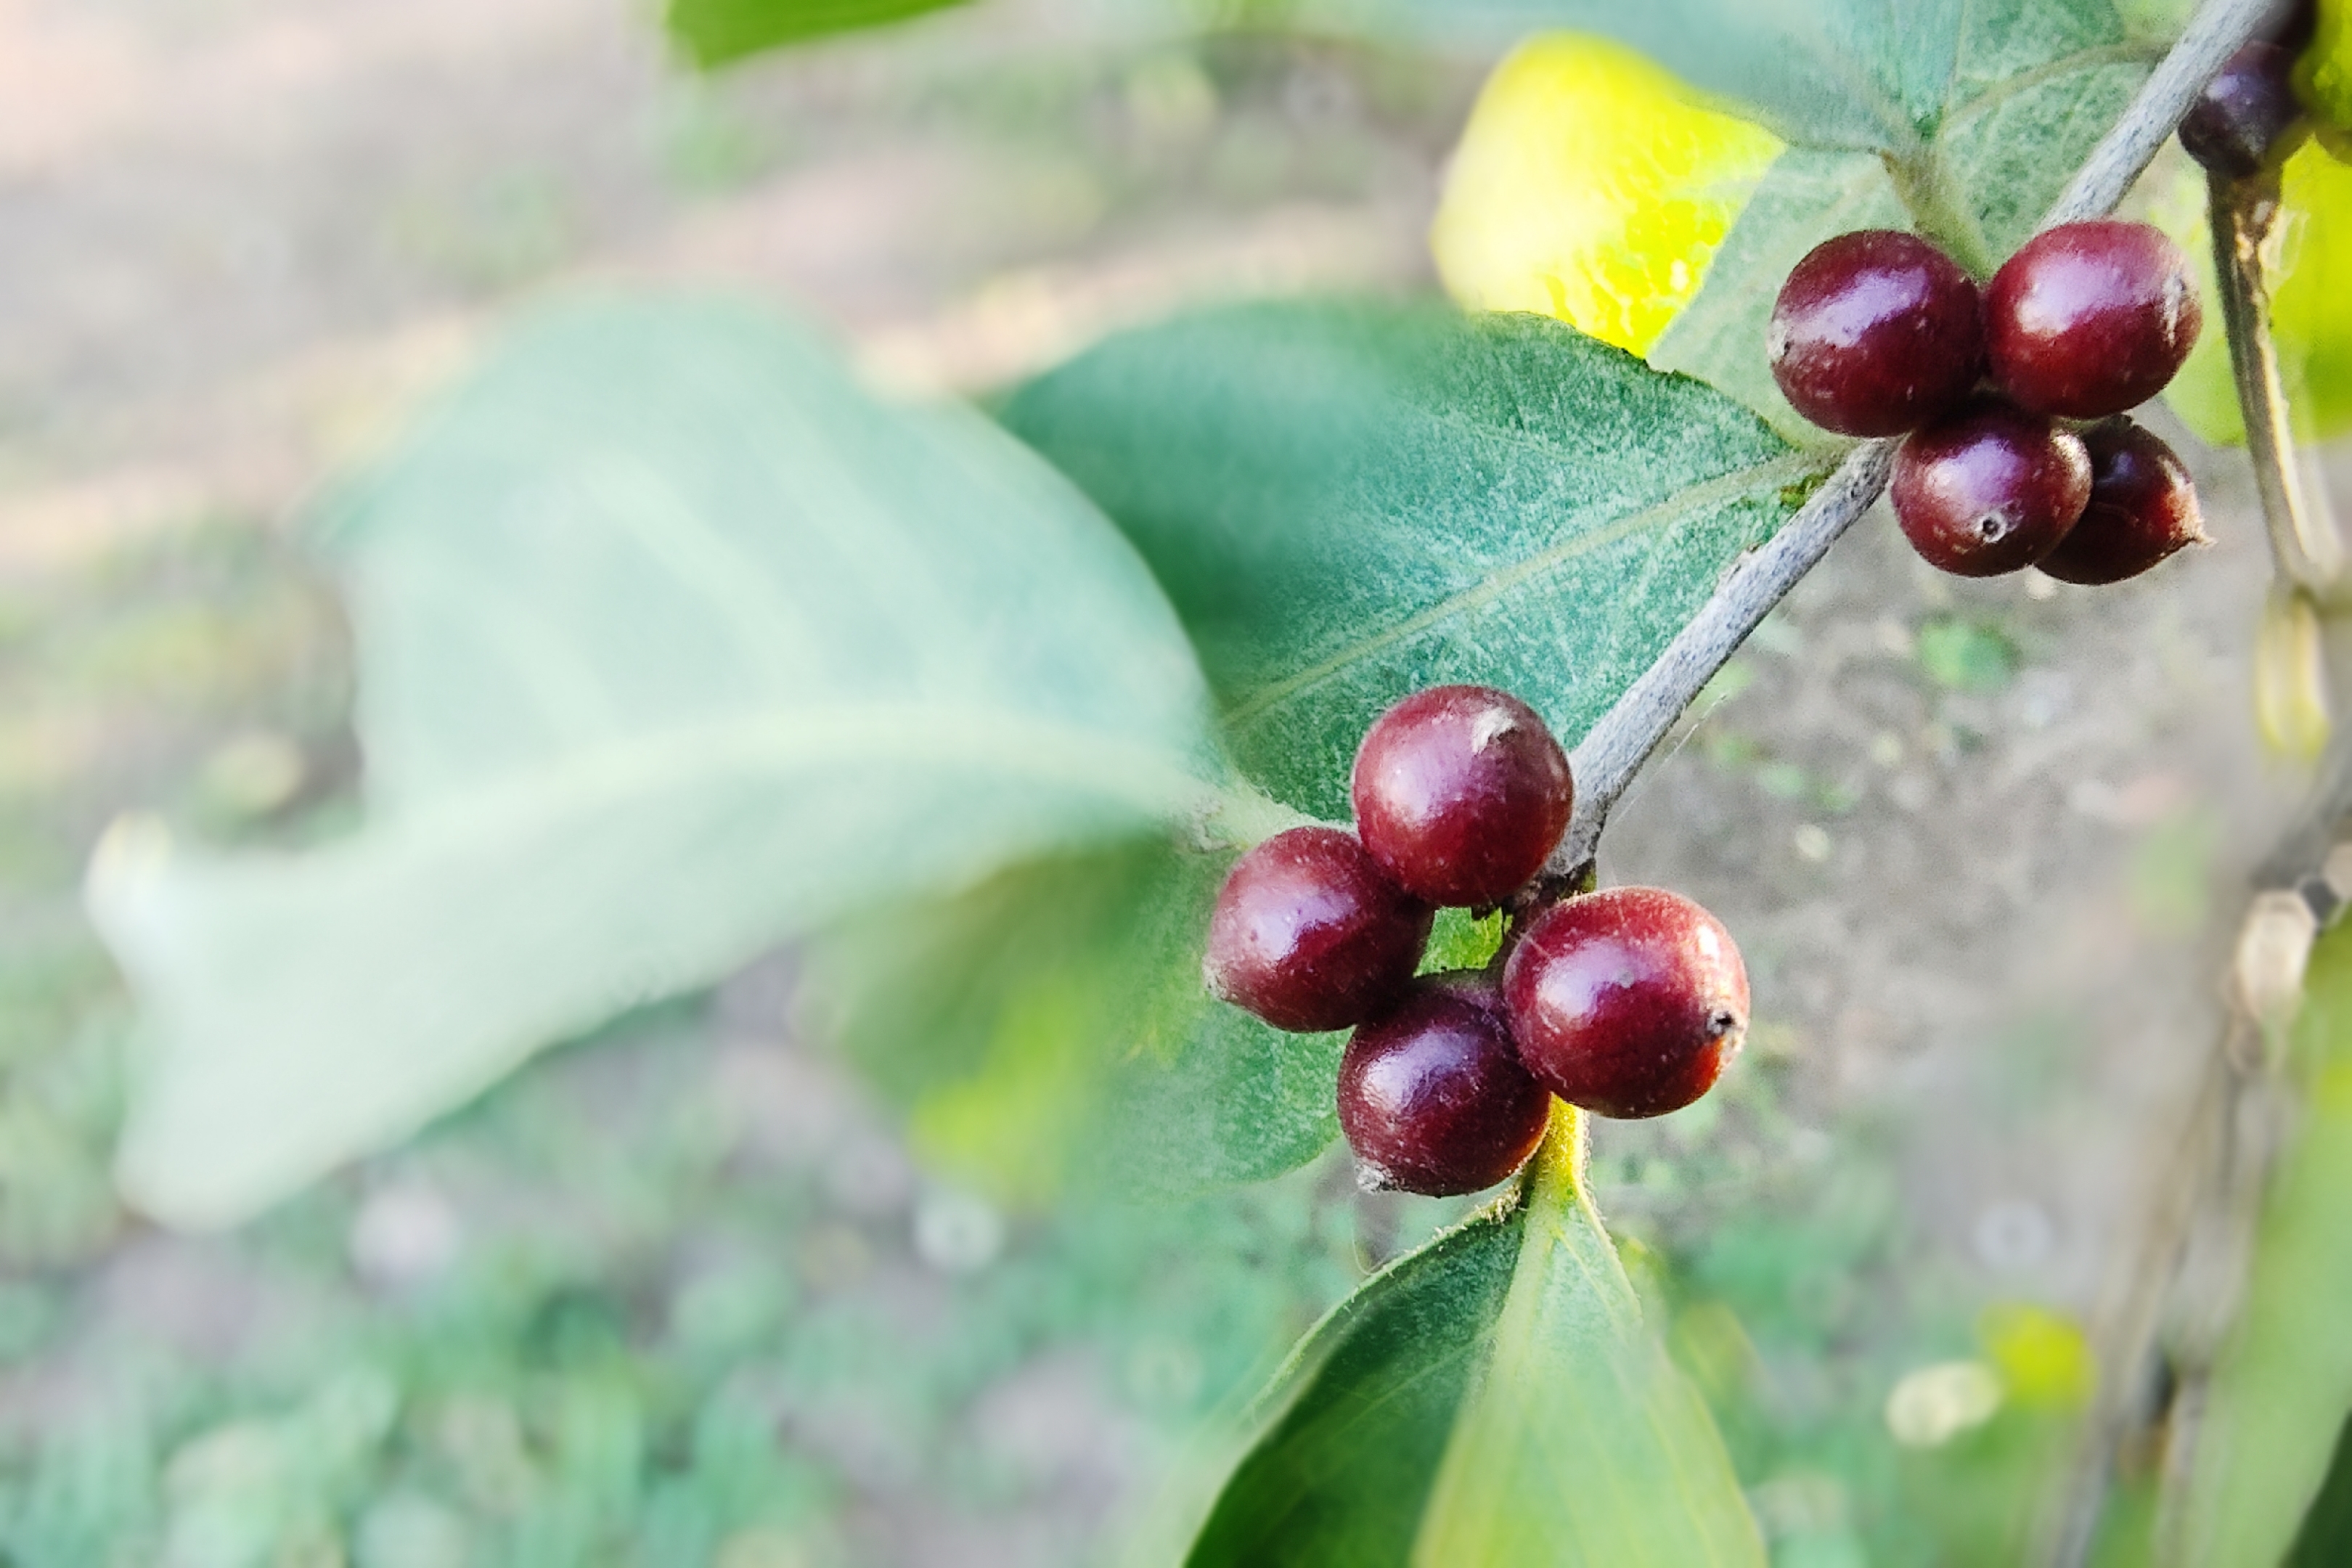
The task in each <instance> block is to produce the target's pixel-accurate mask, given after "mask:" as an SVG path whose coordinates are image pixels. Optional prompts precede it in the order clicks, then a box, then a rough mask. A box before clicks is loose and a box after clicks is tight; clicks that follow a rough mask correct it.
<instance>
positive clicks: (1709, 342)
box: [1650, 0, 2152, 439]
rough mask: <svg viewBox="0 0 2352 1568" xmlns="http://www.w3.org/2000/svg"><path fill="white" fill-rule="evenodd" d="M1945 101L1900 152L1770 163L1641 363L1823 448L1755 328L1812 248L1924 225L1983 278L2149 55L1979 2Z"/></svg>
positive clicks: (2105, 120)
mask: <svg viewBox="0 0 2352 1568" xmlns="http://www.w3.org/2000/svg"><path fill="white" fill-rule="evenodd" d="M1965 36H1966V38H1967V39H1968V41H1969V47H1965V48H1963V49H1962V50H1961V51H1960V54H1959V57H1958V58H1959V60H1960V62H1961V64H1960V66H1959V68H1957V69H1955V70H1954V72H1953V73H1952V76H1951V78H1950V80H1949V82H1948V88H1947V91H1948V102H1947V103H1946V104H1945V105H1944V106H1943V107H1942V108H1941V109H1940V110H1938V111H1937V113H1936V115H1935V116H1934V117H1933V119H1932V121H1929V122H1928V123H1927V124H1926V125H1924V126H1923V128H1922V134H1921V139H1920V140H1919V141H1918V142H1916V144H1914V145H1912V146H1910V147H1909V148H1907V149H1904V150H1900V151H1897V152H1889V153H1885V154H1884V155H1882V153H1878V152H1871V151H1860V152H1857V151H1852V150H1846V149H1842V148H1836V147H1823V146H1819V145H1815V146H1796V147H1791V148H1790V150H1789V151H1788V152H1786V153H1782V154H1781V155H1780V158H1779V160H1778V161H1776V162H1775V163H1774V164H1773V165H1772V168H1771V170H1770V172H1769V173H1768V174H1766V175H1765V177H1764V181H1763V183H1762V184H1761V185H1759V187H1758V188H1757V191H1756V194H1755V195H1753V196H1751V197H1750V198H1749V199H1748V205H1747V206H1746V208H1745V209H1743V210H1742V212H1741V214H1740V216H1739V221H1738V223H1736V224H1734V225H1733V226H1732V228H1731V233H1730V234H1729V236H1728V237H1727V238H1726V239H1725V240H1724V243H1723V247H1722V249H1721V250H1719V251H1717V254H1716V257H1715V261H1714V264H1713V266H1712V267H1711V268H1709V269H1708V272H1707V276H1706V283H1705V284H1704V285H1703V286H1702V287H1701V288H1700V289H1699V292H1698V295H1697V298H1696V299H1695V300H1692V301H1691V303H1690V305H1689V306H1688V308H1686V309H1685V310H1684V311H1683V312H1682V314H1681V315H1679V316H1677V317H1676V318H1675V321H1674V324H1673V325H1672V326H1670V327H1668V328H1667V329H1666V331H1665V334H1664V337H1662V338H1661V339H1660V340H1659V341H1658V343H1657V345H1656V347H1655V348H1654V349H1653V350H1652V351H1651V353H1650V363H1653V364H1654V365H1656V366H1657V367H1658V368H1660V369H1662V370H1678V371H1682V372H1685V374H1691V375H1695V376H1697V377H1699V378H1700V379H1701V380H1703V381H1706V383H1708V384H1710V385H1713V386H1716V387H1717V388H1719V389H1721V390H1723V391H1725V392H1728V393H1730V394H1731V395H1734V396H1735V397H1738V398H1739V399H1740V400H1741V401H1742V402H1744V403H1746V404H1747V405H1748V406H1749V407H1751V408H1754V409H1756V410H1758V411H1759V413H1762V414H1763V415H1764V416H1766V417H1767V418H1769V419H1770V420H1771V421H1772V423H1773V424H1774V426H1776V427H1778V428H1780V429H1781V430H1783V431H1786V432H1788V433H1790V435H1792V436H1794V437H1797V438H1799V439H1818V438H1819V435H1820V433H1819V432H1818V431H1816V430H1813V429H1812V428H1811V426H1809V425H1807V424H1806V423H1805V422H1804V420H1803V419H1801V417H1800V416H1798V414H1797V412H1796V411H1795V410H1794V409H1792V408H1790V406H1789V405H1788V403H1787V401H1786V400H1785V399H1783V398H1782V397H1781V396H1780V388H1779V387H1778V386H1776V385H1775V384H1773V381H1772V375H1771V372H1770V370H1769V366H1768V364H1767V361H1766V356H1765V352H1764V334H1765V327H1766V323H1767V321H1768V319H1769V316H1770V314H1771V310H1772V301H1773V300H1774V298H1775V297H1776V296H1777V295H1778V293H1779V292H1780V283H1781V280H1782V279H1785V278H1787V277H1788V275H1789V270H1790V268H1792V267H1794V266H1795V265H1796V264H1797V262H1798V261H1799V260H1800V259H1801V258H1803V256H1804V255H1805V253H1806V252H1807V251H1809V250H1811V248H1812V247H1814V246H1816V245H1818V244H1820V243H1821V242H1822V240H1824V239H1827V238H1829V237H1831V236H1832V235H1836V234H1843V233H1845V232H1847V231H1849V230H1852V229H1857V228H1914V227H1916V228H1921V229H1923V230H1925V231H1926V232H1928V233H1929V234H1931V235H1933V236H1934V237H1937V238H1938V239H1940V240H1941V241H1943V242H1944V243H1945V244H1946V245H1948V246H1949V247H1951V248H1952V249H1953V252H1954V254H1955V255H1956V256H1958V258H1959V259H1960V260H1962V261H1963V262H1964V263H1966V264H1968V265H1969V266H1971V267H1974V268H1977V269H1978V271H1979V273H1983V272H1986V271H1989V270H1990V268H1991V266H1992V265H1993V264H1995V263H1996V262H1998V261H1999V260H2000V258H2002V257H2005V256H2007V255H2008V254H2009V253H2010V252H2011V250H2013V249H2015V248H2016V247H2018V246H2019V245H2020V244H2021V243H2023V241H2024V240H2025V239H2026V237H2028V236H2030V235H2031V234H2032V232H2033V226H2034V225H2035V223H2036V222H2037V221H2038V220H2039V219H2040V217H2041V215H2042V213H2043V212H2044V211H2045V210H2047V208H2048V207H2049V205H2050V204H2051V203H2052V202H2053V201H2054V200H2056V199H2057V196H2058V193H2059V192H2060V190H2061V189H2063V186H2064V184H2065V182H2066V180H2067V179H2068V177H2069V176H2070V175H2071V174H2072V173H2073V171H2074V168H2075V167H2076V165H2077V164H2079V163H2081V162H2082V160H2083V158H2084V156H2086V155H2087V154H2088V153H2089V152H2090V149H2091V147H2092V146H2093V145H2094V144H2095V142H2097V141H2098V139H2099V137H2100V136H2102V135H2103V134H2105V132H2106V130H2107V128H2108V127H2109V126H2111V125H2112V124H2113V123H2114V122H2115V121H2116V117H2117V116H2118V115H2119V114H2121V113H2122V111H2123V109H2124V107H2125V105H2126V104H2127V103H2129V102H2130V100H2131V95H2132V93H2133V92H2134V91H2135V90H2137V88H2138V86H2139V84H2140V82H2141V80H2142V79H2145V77H2146V75H2147V62H2148V60H2149V59H2150V58H2152V55H2151V51H2150V49H2149V47H2147V45H2145V44H2143V43H2140V42H2137V41H2135V40H2133V39H2132V38H2130V37H2126V34H2125V32H2124V30H2123V26H2122V24H2121V23H2120V22H2119V21H2117V20H2116V17H2115V16H2114V15H2113V14H2112V13H2111V12H2109V11H2108V10H2107V9H2106V7H2105V6H2104V5H2096V6H2095V5H2061V4H2057V3H2055V0H2011V3H2010V4H2007V5H1994V6H1986V7H1979V8H1977V10H1976V11H1975V12H1973V13H1972V14H1971V15H1970V16H1969V28H1968V31H1967V33H1966V35H1965Z"/></svg>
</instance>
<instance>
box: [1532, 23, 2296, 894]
mask: <svg viewBox="0 0 2352 1568" xmlns="http://www.w3.org/2000/svg"><path fill="white" fill-rule="evenodd" d="M2277 9H2278V5H2277V0H2205V3H2204V4H2203V5H2200V6H2199V7H2198V8H2197V14H2196V15H2195V16H2192V17H2190V18H2189V26H2188V27H2187V28H2186V29H2185V30H2184V31H2183V32H2182V33H2181V35H2180V39H2179V42H2178V43H2176V44H2174V45H2173V46H2172V48H2171V50H2170V51H2169V52H2168V53H2167V54H2166V55H2165V57H2164V58H2163V59H2162V60H2160V61H2158V64H2157V67H2156V69H2155V70H2153V71H2152V72H2150V73H2149V75H2148V79H2147V81H2145V82H2143V83H2141V84H2140V89H2139V92H2138V94H2137V96H2136V97H2134V98H2133V100H2132V101H2131V103H2130V105H2129V106H2128V107H2126V109H2125V110H2124V112H2123V115H2122V117H2121V118H2119V119H2118V120H2117V121H2116V123H2115V124H2114V125H2113V126H2112V127H2111V128H2109V130H2108V132H2107V133H2106V135H2105V136H2104V137H2103V138H2101V139H2100V142H2099V144H2098V145H2097V146H2096V147H2095V148H2093V149H2092V151H2091V155H2090V157H2089V158H2087V159H2086V160H2084V163H2083V166H2082V168H2081V169H2079V170H2077V171H2076V172H2075V174H2074V179H2073V180H2072V181H2070V182H2068V184H2067V186H2066V189H2065V192H2064V194H2063V195H2060V197H2059V198H2058V200H2057V203H2056V204H2055V205H2053V206H2052V207H2051V209H2050V211H2049V212H2048V213H2047V214H2046V215H2044V216H2043V217H2042V227H2044V228H2052V227H2054V226H2057V225H2059V224H2062V223H2074V222H2076V221H2078V220H2080V219H2083V218H2090V217H2100V216H2105V214H2106V213H2108V212H2110V211H2112V210H2113V209H2114V207H2115V205H2116V203H2117V202H2120V201H2121V200H2123V196H2124V193H2125V192H2126V190H2128V189H2130V187H2131V184H2132V182H2133V181H2135V180H2137V179H2138V178H2139V176H2140V173H2141V171H2142V170H2144V169H2146V168H2147V165H2148V163H2149V161H2150V160H2152V159H2153V158H2154V157H2155V156H2156V154H2157V153H2158V151H2159V150H2160V149H2161V148H2162V147H2163V146H2164V143H2165V142H2166V141H2167V140H2168V139H2169V138H2170V136H2171V135H2172V133H2173V131H2174V129H2175V128H2176V127H2178V126H2179V123H2180V120H2181V117H2182V116H2183V115H2185V114H2187V113H2188V112H2189V109H2190V107H2191V106H2192V105H2194V104H2195V103H2196V101H2197V98H2198V95H2199V94H2200V93H2201V92H2203V91H2204V89H2205V84H2206V83H2207V82H2208V81H2210V80H2211V79H2213V77H2214V75H2215V74H2216V73H2217V72H2219V71H2220V70H2221V68H2222V67H2223V66H2224V65H2226V64H2227V63H2228V62H2229V59H2230V57H2231V55H2234V54H2236V53H2237V52H2238V50H2239V49H2241V48H2242V47H2244V46H2245V45H2246V43H2247V42H2248V41H2249V40H2251V39H2252V37H2254V36H2255V34H2256V33H2257V32H2258V31H2259V30H2260V29H2261V28H2262V27H2263V25H2264V24H2265V23H2267V22H2269V21H2270V20H2271V19H2272V16H2273V13H2274V12H2275V11H2276V10H2277ZM2224 273H2225V276H2226V273H2227V268H2224ZM1894 458H1895V443H1894V442H1893V441H1891V440H1880V441H1865V442H1864V443H1862V444H1861V445H1860V446H1857V447H1853V449H1852V450H1851V451H1849V452H1848V453H1847V454H1846V458H1845V461H1844V462H1843V463H1841V464H1840V465H1839V466H1838V468H1837V471H1836V472H1835V473H1833V474H1832V475H1831V476H1830V478H1829V479H1828V481H1827V482H1826V483H1824V484H1823V485H1822V488H1821V489H1819V490H1817V491H1815V492H1814V493H1813V497H1812V499H1811V500H1808V501H1807V502H1806V503H1805V504H1804V505H1803V506H1802V507H1801V508H1800V509H1798V511H1797V515H1796V516H1794V517H1792V518H1790V520H1789V521H1788V522H1787V523H1786V524H1785V525H1783V526H1782V528H1781V530H1780V532H1778V533H1776V534H1774V535H1773V536H1772V540H1771V542H1769V543H1768V544H1766V545H1765V546H1764V547H1763V548H1762V549H1760V550H1758V551H1756V552H1752V553H1751V554H1749V555H1748V556H1747V557H1746V558H1745V559H1743V560H1742V561H1741V562H1740V563H1739V564H1738V565H1737V566H1736V567H1734V568H1733V569H1732V571H1731V574H1729V575H1728V576H1727V577H1726V578H1725V579H1724V581H1723V584H1722V586H1720V587H1718V588H1717V590H1716V591H1715V596H1714V597H1713V598H1711V599H1709V600H1708V601H1707V602H1706V605H1704V606H1702V607H1701V608H1700V610H1699V612H1698V614H1697V616H1695V617H1694V618H1693V619H1692V620H1691V622H1690V624H1689V625H1687V626H1685V627H1683V629H1682V631H1681V632H1680V633H1679V634H1677V635H1676V637H1675V640H1674V641H1673V642H1671V643H1669V644H1667V645H1666V650H1665V652H1664V653H1662V654H1660V655H1659V656H1658V658H1657V662H1655V663H1654V664H1653V665H1651V666H1650V668H1648V669H1646V670H1644V671H1643V672H1642V675H1641V677H1640V678H1639V679H1636V680H1635V681H1634V682H1633V685H1632V686H1630V687H1628V688H1627V689H1625V692H1624V695H1622V696H1621V697H1620V698H1618V700H1617V701H1616V702H1615V704H1614V705H1612V707H1611V708H1610V710H1609V711H1608V712H1606V713H1604V714H1602V715H1601V719H1600V721H1599V722H1598V723H1596V724H1594V725H1593V726H1592V728H1591V730H1590V731H1587V732H1586V734H1585V737H1584V739H1583V740H1582V741H1581V742H1579V744H1578V745H1577V748H1576V750H1575V751H1574V752H1570V756H1569V763H1570V767H1571V768H1572V770H1573V771H1574V773H1575V775H1576V813H1575V816H1572V817H1571V818H1570V821H1569V825H1568V831H1567V832H1566V833H1565V834H1563V835H1562V836H1561V837H1560V841H1559V847H1557V848H1555V849H1554V850H1553V851H1552V855H1551V858H1550V860H1549V862H1547V863H1546V870H1547V872H1548V873H1549V874H1551V875H1553V876H1557V877H1581V876H1582V875H1583V873H1584V872H1585V871H1586V870H1587V869H1588V868H1590V867H1591V862H1592V856H1593V850H1594V848H1595V847H1596V846H1597V845H1599V843H1600V841H1601V825H1602V824H1603V823H1604V822H1605V821H1607V819H1608V816H1609V812H1610V808H1611V807H1612V806H1614V805H1616V804H1617V799H1618V797H1619V796H1620V795H1623V794H1624V793H1625V790H1626V787H1627V786H1628V785H1629V784H1632V783H1633V776H1634V774H1636V773H1639V772H1640V771H1641V767H1642V764H1643V763H1644V762H1646V761H1647V760H1648V759H1649V756H1650V753H1651V752H1654V751H1655V750H1657V747H1658V743H1659V742H1661V741H1663V740H1664V739H1665V738H1666V735H1667V733H1668V732H1669V731H1672V730H1673V729H1674V726H1675V721H1676V720H1677V719H1680V718H1681V717H1682V715H1683V710H1685V709H1686V708H1688V707H1689V706H1690V705H1691V703H1692V701H1693V700H1695V699H1696V697H1697V696H1698V694H1699V690H1700V689H1701V688H1703V687H1705V686H1706V683H1707V682H1708V681H1709V680H1711V679H1714V677H1715V672H1716V671H1717V670H1718V669H1720V668H1723V665H1724V661H1725V660H1727V659H1728V658H1730V657H1731V656H1732V654H1733V652H1734V651H1736V650H1737V649H1738V647H1739V645H1740V644H1741V643H1742V642H1744V641H1746V640H1747V637H1748V633H1750V632H1752V631H1754V630H1755V629H1756V627H1757V626H1759V624H1761V623H1762V621H1763V619H1764V617H1765V616H1766V615H1767V614H1769V612H1770V610H1771V608H1772V606H1773V605H1777V604H1779V603H1780V601H1781V600H1782V599H1783V598H1785V597H1787V596H1788V594H1789V591H1790V589H1791V588H1794V587H1795V586H1796V585H1797V584H1798V583H1799V582H1800V581H1801V580H1802V579H1803V577H1804V575H1805V574H1806V573H1808V572H1810V571H1811V570H1812V569H1813V567H1814V566H1815V565H1816V564H1818V563H1820V561H1821V559H1822V556H1823V555H1825V554H1827V553H1828V552H1829V548H1830V546H1831V545H1832V544H1834V543H1835V542H1837V539H1838V536H1839V535H1840V534H1842V533H1843V532H1844V531H1846V530H1847V529H1848V528H1850V527H1852V526H1853V521H1854V519H1856V518H1858V517H1860V516H1861V515H1862V514H1863V513H1864V512H1865V511H1867V510H1870V505H1871V503H1872V502H1873V501H1874V500H1877V499H1878V497H1879V493H1880V492H1881V491H1883V490H1884V489H1885V488H1886V480H1887V476H1888V473H1889V471H1890V469H1891V468H1892V467H1893V464H1894Z"/></svg>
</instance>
